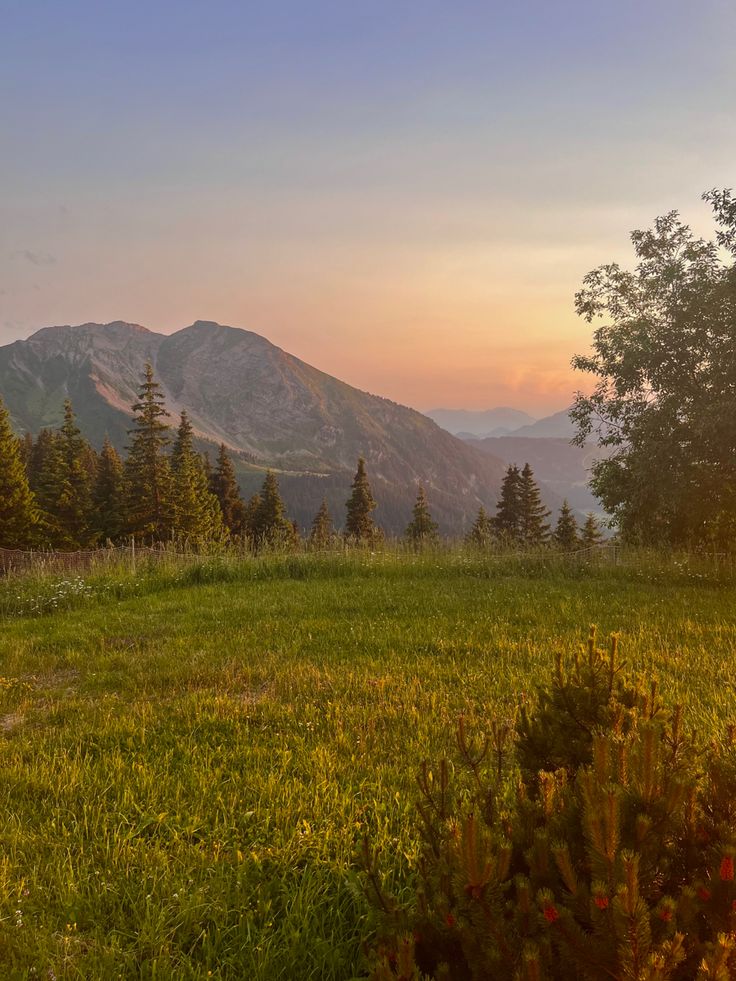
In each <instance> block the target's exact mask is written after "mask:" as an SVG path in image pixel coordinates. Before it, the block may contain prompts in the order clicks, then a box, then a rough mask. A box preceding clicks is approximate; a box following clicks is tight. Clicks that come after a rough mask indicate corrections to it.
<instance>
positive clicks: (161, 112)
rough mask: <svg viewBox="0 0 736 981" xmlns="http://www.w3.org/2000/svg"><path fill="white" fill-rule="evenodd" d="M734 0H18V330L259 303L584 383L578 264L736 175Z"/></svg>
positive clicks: (7, 117)
mask: <svg viewBox="0 0 736 981" xmlns="http://www.w3.org/2000/svg"><path fill="white" fill-rule="evenodd" d="M735 66H736V3H734V2H733V0H688V2H681V0H636V2H631V0H617V2H615V3H613V2H607V3H603V2H598V0H587V2H579V0H574V2H565V0H534V2H531V0H527V2H524V0H516V2H512V0H507V2H504V3H494V2H492V0H485V2H477V3H468V2H463V0H452V2H448V0H442V2H434V0H405V2H402V0H390V2H388V0H386V2H384V0H371V2H369V3H368V2H365V3H364V2H360V0H336V2H327V0H304V2H295V0H282V2H275V0H271V2H266V0H263V2H260V3H248V2H246V0H233V2H224V0H207V2H206V0H198V2H192V0H176V2H166V0H147V2H146V3H142V2H138V0H125V2H117V0H111V2H103V3H101V2H100V0H64V2H61V0H48V2H42V0H17V2H15V0H0V344H2V343H7V342H9V341H11V340H14V339H16V338H19V337H25V336H27V335H28V334H30V333H31V332H32V331H34V330H36V329H37V328H38V327H41V326H45V325H48V324H58V323H80V322H85V321H92V320H94V321H109V320H118V319H122V320H129V321H134V322H138V323H142V324H145V325H146V326H148V327H151V328H152V329H155V330H161V331H166V332H168V331H172V330H175V329H177V328H179V327H183V326H186V325H187V324H189V323H191V322H192V321H194V320H196V319H207V320H218V321H220V322H221V323H226V324H232V325H235V326H242V327H247V328H249V329H251V330H255V331H257V332H258V333H261V334H264V335H265V336H266V337H268V338H269V339H270V340H272V341H273V342H274V343H276V344H279V345H280V346H282V347H284V348H286V349H287V350H288V351H290V352H292V353H293V354H296V355H298V356H299V357H302V358H304V359H305V360H306V361H309V362H311V363H312V364H315V365H317V366H318V367H320V368H322V369H324V370H326V371H329V372H330V373H332V374H335V375H337V376H339V377H341V378H343V379H345V380H346V381H349V382H351V383H352V384H355V385H358V386H359V387H361V388H365V389H368V390H370V391H373V392H376V393H378V394H381V395H387V396H389V397H391V398H394V399H396V400H397V401H400V402H405V403H408V404H411V405H415V406H417V407H419V408H431V407H435V406H440V405H441V406H448V407H461V406H462V407H466V408H485V407H490V406H494V405H501V404H512V405H515V406H518V407H520V408H525V409H527V410H529V411H532V412H536V413H539V414H541V413H544V412H546V411H551V410H555V409H558V408H561V407H563V406H564V405H565V404H566V403H567V402H568V401H569V399H570V396H571V393H572V391H573V390H574V388H575V387H576V385H577V384H578V383H579V382H580V379H577V378H576V377H575V376H574V375H573V374H572V372H571V371H570V369H569V360H570V357H571V356H572V354H574V353H575V352H578V351H583V350H585V349H586V348H587V346H588V342H589V337H590V327H589V326H588V325H586V324H585V323H583V322H579V321H578V320H577V318H576V317H575V314H574V311H573V294H574V292H575V290H576V289H577V288H578V287H579V284H580V280H581V278H582V276H583V275H584V274H585V272H587V271H588V270H589V269H591V268H593V267H594V266H596V265H598V264H599V263H602V262H605V261H609V260H611V259H619V260H622V261H626V260H627V259H628V257H629V255H630V248H629V245H628V233H629V231H630V230H631V229H632V228H635V227H641V226H645V225H647V224H649V222H650V221H651V219H652V218H653V217H654V216H655V215H656V214H659V213H662V212H664V211H667V210H669V209H671V208H679V209H680V210H681V211H682V213H683V214H684V215H685V216H686V217H687V218H688V219H690V220H691V221H692V222H693V224H694V225H695V226H696V227H697V228H698V230H700V231H703V232H705V233H708V232H709V230H710V225H709V222H708V220H707V211H706V210H705V209H704V207H703V206H702V204H700V201H699V197H700V193H701V192H702V191H704V190H706V189H707V188H710V187H714V186H718V187H723V186H731V187H733V186H735V185H736V67H735Z"/></svg>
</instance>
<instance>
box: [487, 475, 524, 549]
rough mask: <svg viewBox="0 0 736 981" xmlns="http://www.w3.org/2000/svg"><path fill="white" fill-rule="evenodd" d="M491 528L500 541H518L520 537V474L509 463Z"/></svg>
mask: <svg viewBox="0 0 736 981" xmlns="http://www.w3.org/2000/svg"><path fill="white" fill-rule="evenodd" d="M492 521H493V530H494V531H495V533H496V535H497V536H498V538H499V539H500V541H502V542H506V543H509V542H518V541H520V539H521V535H522V532H521V474H520V473H519V468H518V467H517V466H516V465H514V464H511V465H509V467H508V469H507V470H506V473H505V475H504V478H503V483H502V484H501V497H500V498H499V501H498V504H497V505H496V514H495V517H494V518H493V519H492Z"/></svg>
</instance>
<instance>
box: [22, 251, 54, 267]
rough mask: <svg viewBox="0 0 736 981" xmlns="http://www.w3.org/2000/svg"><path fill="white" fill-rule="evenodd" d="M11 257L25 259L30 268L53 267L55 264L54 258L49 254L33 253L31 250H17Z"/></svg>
mask: <svg viewBox="0 0 736 981" xmlns="http://www.w3.org/2000/svg"><path fill="white" fill-rule="evenodd" d="M13 256H14V257H15V258H17V259H25V260H26V262H30V263H31V265H32V266H53V264H54V263H55V262H56V256H55V255H51V253H50V252H33V251H32V250H31V249H18V251H17V252H14V253H13Z"/></svg>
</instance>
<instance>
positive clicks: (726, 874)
mask: <svg viewBox="0 0 736 981" xmlns="http://www.w3.org/2000/svg"><path fill="white" fill-rule="evenodd" d="M720 872H721V882H733V857H732V856H731V855H724V856H723V858H722V859H721V870H720Z"/></svg>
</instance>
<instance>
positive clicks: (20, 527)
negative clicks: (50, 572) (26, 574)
mask: <svg viewBox="0 0 736 981" xmlns="http://www.w3.org/2000/svg"><path fill="white" fill-rule="evenodd" d="M38 517H39V516H38V509H37V507H36V502H35V499H34V496H33V492H32V491H31V488H30V486H29V484H28V477H27V475H26V471H25V467H24V465H23V459H22V451H21V443H20V441H19V440H18V439H17V438H16V437H15V434H14V433H13V430H12V429H11V427H10V414H9V413H8V410H7V409H6V408H5V405H4V404H3V401H2V399H0V547H2V548H21V549H22V548H29V547H30V546H31V545H32V544H34V539H35V534H36V531H37V527H38Z"/></svg>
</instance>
